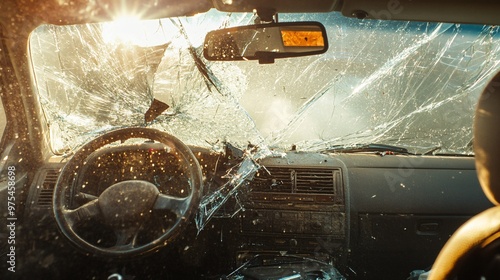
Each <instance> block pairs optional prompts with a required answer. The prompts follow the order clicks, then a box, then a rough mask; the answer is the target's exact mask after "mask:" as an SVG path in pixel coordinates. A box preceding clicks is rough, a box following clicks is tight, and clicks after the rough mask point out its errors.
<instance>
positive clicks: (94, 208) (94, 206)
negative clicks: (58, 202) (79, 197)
mask: <svg viewBox="0 0 500 280" xmlns="http://www.w3.org/2000/svg"><path fill="white" fill-rule="evenodd" d="M63 214H64V216H65V217H66V220H67V221H68V224H69V225H70V227H73V226H75V225H77V224H79V223H81V222H83V221H88V220H90V219H92V218H93V217H98V216H100V215H101V210H100V209H99V201H98V200H97V199H95V200H92V201H91V202H88V203H86V204H84V205H82V206H80V207H78V208H76V209H73V210H69V209H66V210H63Z"/></svg>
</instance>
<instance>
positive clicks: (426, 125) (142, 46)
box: [30, 10, 500, 154]
mask: <svg viewBox="0 0 500 280" xmlns="http://www.w3.org/2000/svg"><path fill="white" fill-rule="evenodd" d="M254 20H255V16H254V15H253V14H226V13H220V12H217V11H213V10H212V11H210V12H208V13H205V14H200V15H196V16H193V17H185V18H173V19H162V20H154V21H142V22H139V21H137V22H135V21H131V20H129V21H125V22H122V23H121V24H122V25H118V24H120V22H118V23H117V22H114V23H103V24H86V25H73V26H54V25H44V26H40V27H39V28H38V29H36V30H35V31H34V32H33V33H32V35H31V39H30V49H31V54H32V63H33V69H34V76H35V81H36V90H37V92H38V95H39V100H40V103H41V105H42V109H43V112H44V114H45V117H46V120H47V123H48V124H49V127H50V132H51V134H50V137H51V144H52V148H53V151H54V152H55V153H62V152H64V151H66V150H75V149H77V148H78V147H80V146H81V145H83V144H84V143H85V142H86V141H89V140H90V139H92V138H94V137H96V136H97V135H99V134H102V133H103V132H105V131H108V130H111V129H114V128H117V127H128V126H148V127H153V128H157V129H161V130H163V131H166V132H168V133H170V134H172V135H175V136H176V137H177V138H179V139H180V140H182V141H183V142H184V143H186V144H188V145H195V146H200V147H207V148H210V149H217V147H218V145H219V143H222V142H228V143H231V144H232V145H234V146H236V147H239V148H242V149H243V148H244V147H246V146H247V145H248V144H249V143H251V144H255V145H260V146H262V147H269V148H271V149H273V150H278V151H280V150H288V149H290V147H291V146H292V145H294V146H295V147H296V148H297V150H301V151H321V150H325V149H328V148H329V147H332V146H336V145H347V146H348V145H356V144H368V143H380V144H388V145H395V146H399V147H404V148H407V149H408V150H409V151H411V152H415V153H425V152H426V151H429V150H431V149H437V148H439V149H440V151H441V152H446V153H458V154H471V153H472V129H471V127H472V118H473V111H474V108H475V104H476V103H477V100H478V98H479V95H480V93H481V92H482V91H483V89H484V87H485V85H486V83H487V82H488V81H489V79H490V78H491V77H492V75H493V74H494V72H495V69H498V68H499V66H498V64H499V62H500V57H499V54H500V51H499V47H500V43H499V40H498V37H499V36H498V27H488V26H487V27H483V26H465V25H457V24H447V23H415V22H411V23H410V22H392V21H370V20H365V21H359V20H356V19H350V18H344V17H342V16H341V15H338V14H337V13H331V14H311V15H292V14H284V15H280V21H303V20H314V21H320V22H321V23H323V24H324V25H325V27H326V29H327V32H328V39H329V45H330V49H329V50H328V52H327V53H325V54H323V55H317V56H310V57H303V58H291V59H279V60H276V62H275V63H274V64H268V65H259V64H258V63H257V62H254V61H240V62H209V61H207V60H205V59H204V58H203V55H202V53H203V39H204V36H205V35H206V33H207V32H208V31H210V30H214V29H218V28H221V27H230V26H238V25H247V24H253V23H254ZM123 23H125V24H126V25H125V26H124V25H123ZM155 100H156V101H159V103H161V104H164V105H165V104H166V106H164V108H166V107H167V106H168V108H167V109H165V110H163V109H162V110H160V111H159V112H157V113H156V114H154V116H153V118H148V116H147V113H146V112H148V110H149V111H151V110H152V104H153V103H155V102H156V101H155ZM153 101H155V102H153Z"/></svg>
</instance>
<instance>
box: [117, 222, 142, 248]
mask: <svg viewBox="0 0 500 280" xmlns="http://www.w3.org/2000/svg"><path fill="white" fill-rule="evenodd" d="M138 235H139V228H137V227H131V228H125V229H115V236H116V243H115V245H114V246H113V247H111V249H112V250H124V249H134V248H136V247H137V236H138Z"/></svg>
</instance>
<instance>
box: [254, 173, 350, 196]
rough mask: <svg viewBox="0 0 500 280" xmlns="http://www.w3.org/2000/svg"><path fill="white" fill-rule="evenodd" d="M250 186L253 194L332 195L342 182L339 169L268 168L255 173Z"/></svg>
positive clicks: (339, 188)
mask: <svg viewBox="0 0 500 280" xmlns="http://www.w3.org/2000/svg"><path fill="white" fill-rule="evenodd" d="M251 186H252V191H254V192H278V193H303V194H328V195H334V194H336V193H337V190H341V189H342V180H341V173H340V169H310V168H295V169H289V168H277V167H269V168H267V169H265V170H261V171H259V173H257V175H256V176H255V177H254V179H253V181H252V183H251Z"/></svg>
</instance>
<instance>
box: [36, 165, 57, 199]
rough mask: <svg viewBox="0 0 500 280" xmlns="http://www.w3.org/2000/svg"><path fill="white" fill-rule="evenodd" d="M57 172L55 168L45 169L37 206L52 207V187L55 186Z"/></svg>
mask: <svg viewBox="0 0 500 280" xmlns="http://www.w3.org/2000/svg"><path fill="white" fill-rule="evenodd" d="M58 176H59V173H58V171H57V170H47V171H46V173H45V178H44V180H43V184H42V188H41V189H40V193H39V194H38V200H37V206H38V207H44V208H46V207H52V196H53V194H54V187H55V186H56V182H57V178H58Z"/></svg>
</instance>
